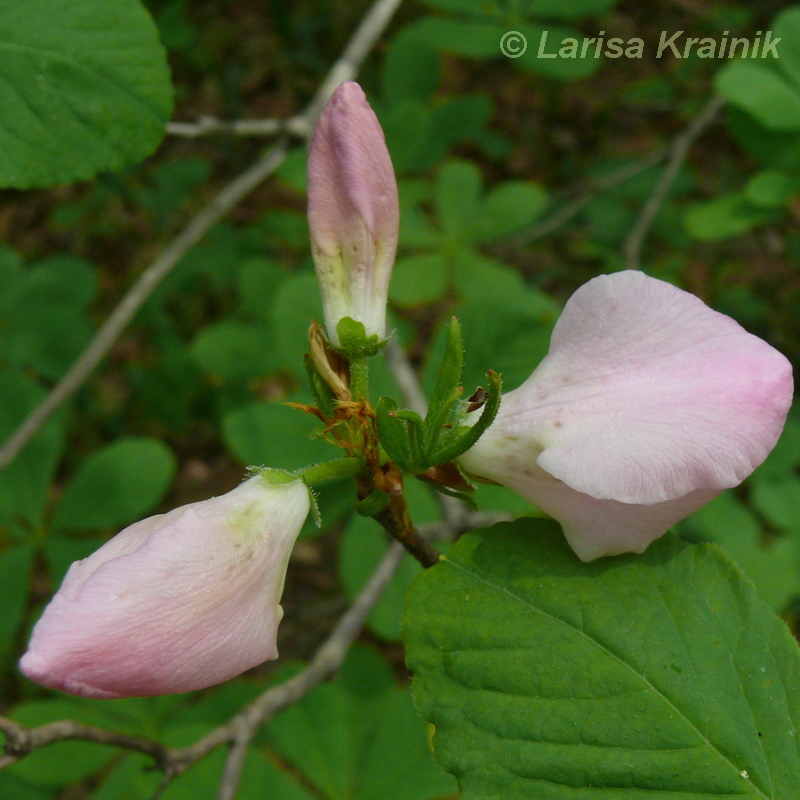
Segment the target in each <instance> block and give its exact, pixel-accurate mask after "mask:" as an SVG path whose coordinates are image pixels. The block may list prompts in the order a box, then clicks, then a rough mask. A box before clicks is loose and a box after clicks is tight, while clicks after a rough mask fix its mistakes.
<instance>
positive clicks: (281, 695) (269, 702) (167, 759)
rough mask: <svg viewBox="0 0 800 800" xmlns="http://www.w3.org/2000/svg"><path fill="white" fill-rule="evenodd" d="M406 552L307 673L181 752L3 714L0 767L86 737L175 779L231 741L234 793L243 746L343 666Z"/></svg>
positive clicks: (376, 579)
mask: <svg viewBox="0 0 800 800" xmlns="http://www.w3.org/2000/svg"><path fill="white" fill-rule="evenodd" d="M403 553H404V550H403V548H402V547H401V546H400V545H399V544H397V543H396V542H393V543H392V544H391V545H390V547H389V548H388V550H387V552H386V554H385V555H384V557H383V559H382V560H381V561H380V563H379V564H378V567H377V568H376V570H375V572H374V573H373V574H372V577H371V578H370V579H369V581H368V582H367V584H366V586H365V587H364V588H363V589H362V590H361V593H360V594H359V595H358V597H357V598H356V600H355V601H354V603H353V604H352V605H351V606H350V608H348V610H347V611H346V612H345V613H344V614H343V615H342V616H341V618H340V619H339V621H338V622H337V623H336V625H335V627H334V628H333V630H332V631H331V633H330V634H329V635H328V638H327V639H326V640H325V641H324V642H323V643H322V645H321V646H320V647H319V649H318V650H317V651H316V653H315V654H314V656H313V658H312V659H311V661H310V663H309V664H308V666H307V667H306V668H305V669H304V670H303V671H302V672H300V673H299V674H297V675H295V676H294V677H293V678H290V679H289V680H288V681H286V682H284V683H282V684H280V685H278V686H275V687H272V688H270V689H267V691H265V692H264V693H263V694H262V695H260V696H259V697H258V698H256V700H254V701H253V702H252V703H250V704H249V705H248V706H245V707H244V708H243V709H242V710H241V711H239V712H238V713H237V714H236V715H235V716H234V717H232V718H231V719H230V720H229V721H228V722H226V723H225V724H224V725H221V726H220V727H218V728H215V729H214V730H213V731H211V733H209V734H208V735H207V736H205V737H203V738H202V739H200V740H198V741H197V742H195V743H194V744H193V745H190V746H189V747H185V748H183V749H180V750H177V749H174V748H170V747H166V746H165V745H162V744H160V743H159V742H156V741H151V740H149V739H142V738H140V737H137V736H128V735H127V734H124V733H117V732H115V731H109V730H105V729H103V728H97V727H94V726H92V725H84V724H82V723H80V722H73V721H71V720H59V721H58V722H49V723H47V724H46V725H42V726H40V727H38V728H32V729H30V728H26V727H25V726H24V725H21V724H20V723H18V722H15V721H14V720H11V719H8V718H6V717H0V731H3V732H4V733H5V735H6V740H7V741H6V746H5V749H6V755H5V756H4V757H2V758H0V767H7V766H9V765H10V764H13V763H15V762H16V761H18V760H19V759H20V758H22V757H23V756H25V755H27V754H28V753H30V752H31V751H33V750H36V749H38V748H40V747H45V746H46V745H48V744H52V743H53V742H57V741H63V740H65V739H82V740H84V741H89V742H97V743H99V744H111V745H116V746H117V747H122V748H125V749H128V750H137V751H139V752H141V753H145V754H146V755H149V756H152V757H153V759H154V760H155V762H156V764H157V765H158V766H159V767H160V768H161V769H162V770H163V771H164V773H165V775H166V776H167V778H170V777H174V776H175V775H179V774H180V773H182V772H184V771H185V770H186V769H187V768H188V767H190V766H191V765H192V764H194V763H195V762H196V761H199V760H200V759H201V758H203V757H205V756H206V755H208V754H209V753H210V752H211V751H212V750H214V749H216V748H217V747H219V746H220V745H223V744H226V743H231V744H232V745H233V746H232V752H231V756H230V758H229V762H230V763H229V765H228V767H227V768H226V773H225V774H226V780H225V786H226V787H227V788H226V789H225V792H226V793H223V792H222V791H221V792H220V798H230V797H233V791H234V790H235V786H234V785H233V780H232V778H231V774H232V773H233V772H235V769H234V767H235V761H236V758H238V757H239V756H238V755H237V752H238V750H241V749H246V747H247V745H248V744H249V742H250V741H251V740H252V738H253V736H254V735H255V733H256V731H257V730H258V728H259V727H260V726H261V725H262V724H263V723H264V722H266V721H267V720H268V719H269V718H270V717H272V716H274V715H275V714H277V713H278V711H280V710H282V709H283V708H286V707H287V706H288V705H291V704H292V703H294V702H296V701H297V700H299V699H300V698H301V697H304V696H305V695H306V694H308V693H309V692H310V691H311V690H312V689H313V688H314V687H315V686H317V685H318V684H319V683H321V682H322V681H324V680H325V679H326V678H328V677H330V676H331V675H332V674H333V673H334V672H336V670H338V669H339V667H340V666H341V664H342V662H343V661H344V658H345V655H346V654H347V650H348V649H349V647H350V645H351V644H352V643H353V641H354V640H355V639H356V637H357V636H358V634H359V633H360V632H361V629H362V628H363V626H364V623H365V621H366V618H367V616H368V615H369V613H370V611H371V610H372V608H373V607H374V605H375V603H377V601H378V599H379V598H380V596H381V594H382V593H383V591H384V590H385V589H386V587H387V586H388V585H389V583H390V582H391V580H392V577H393V576H394V573H395V571H396V569H397V567H398V565H399V563H400V560H401V558H402V556H403ZM242 760H243V759H242ZM240 766H241V765H240ZM236 777H237V780H238V772H236Z"/></svg>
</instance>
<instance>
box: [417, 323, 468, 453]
mask: <svg viewBox="0 0 800 800" xmlns="http://www.w3.org/2000/svg"><path fill="white" fill-rule="evenodd" d="M463 368H464V346H463V345H462V344H461V326H460V325H459V323H458V320H457V319H456V318H455V317H453V318H452V319H451V320H450V325H449V326H448V328H447V336H446V339H445V346H444V352H443V353H442V361H441V364H439V373H438V375H437V377H436V384H435V386H434V387H433V392H432V393H431V396H430V401H429V404H428V413H427V414H426V416H425V433H426V455H427V456H431V455H432V453H433V448H434V447H435V445H436V443H437V442H438V440H439V435H440V433H441V429H442V426H443V425H444V424H445V423H446V422H447V421H448V417H449V415H450V411H451V409H452V408H453V406H454V405H455V403H456V402H457V400H458V398H459V396H460V394H461V391H460V388H461V387H460V385H459V384H460V383H461V371H462V369H463Z"/></svg>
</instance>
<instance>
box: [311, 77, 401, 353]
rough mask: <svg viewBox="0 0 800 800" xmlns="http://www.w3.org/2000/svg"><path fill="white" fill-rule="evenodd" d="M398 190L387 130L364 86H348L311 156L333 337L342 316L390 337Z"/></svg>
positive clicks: (324, 118)
mask: <svg viewBox="0 0 800 800" xmlns="http://www.w3.org/2000/svg"><path fill="white" fill-rule="evenodd" d="M399 214H400V212H399V205H398V199H397V183H396V181H395V177H394V170H393V169H392V161H391V159H390V157H389V151H388V150H387V149H386V142H385V141H384V138H383V131H382V130H381V126H380V123H379V122H378V119H377V117H376V116H375V113H374V112H373V111H372V109H371V108H370V106H369V103H367V100H366V98H365V96H364V92H363V91H362V90H361V87H360V86H359V85H358V84H357V83H352V82H347V83H343V84H342V85H341V86H340V87H339V88H338V89H337V90H336V91H335V92H334V93H333V94H332V95H331V98H330V100H329V101H328V104H327V105H326V106H325V109H324V110H323V112H322V115H321V116H320V119H319V122H318V123H317V128H316V131H315V133H314V139H313V141H312V143H311V152H310V154H309V157H308V223H309V227H310V229H311V246H312V254H313V256H314V263H315V264H316V268H317V275H318V277H319V281H320V284H321V286H322V300H323V305H324V309H325V323H326V326H327V329H328V336H329V337H330V339H331V341H332V342H334V344H339V337H338V334H337V331H336V326H337V325H338V323H339V320H341V319H342V318H343V317H350V318H352V319H354V320H357V321H358V322H362V323H363V324H364V327H365V329H366V334H367V336H372V335H376V334H377V336H378V337H379V338H380V339H383V338H384V337H385V335H386V298H387V294H388V291H389V278H390V276H391V272H392V265H393V264H394V255H395V251H396V249H397V234H398V226H399Z"/></svg>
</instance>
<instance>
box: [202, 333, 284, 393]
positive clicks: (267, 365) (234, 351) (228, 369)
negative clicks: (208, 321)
mask: <svg viewBox="0 0 800 800" xmlns="http://www.w3.org/2000/svg"><path fill="white" fill-rule="evenodd" d="M191 353H192V355H193V356H194V358H195V360H196V361H197V363H198V364H199V365H200V366H201V367H203V369H205V370H206V371H207V372H209V373H211V374H212V375H214V376H216V377H219V378H222V379H223V380H229V381H237V380H245V379H247V378H255V377H258V376H261V375H268V374H269V373H270V372H274V371H275V370H276V369H277V368H278V367H279V366H280V364H279V363H278V362H277V360H276V358H275V354H274V351H273V348H272V339H271V337H270V335H269V334H268V332H267V331H265V330H263V329H262V328H258V327H256V326H254V325H247V324H245V323H243V322H237V321H236V320H233V319H224V320H222V321H220V322H217V323H214V324H213V325H209V326H208V327H207V328H203V329H202V330H201V331H200V332H199V333H198V334H197V336H195V338H194V341H193V342H192V344H191Z"/></svg>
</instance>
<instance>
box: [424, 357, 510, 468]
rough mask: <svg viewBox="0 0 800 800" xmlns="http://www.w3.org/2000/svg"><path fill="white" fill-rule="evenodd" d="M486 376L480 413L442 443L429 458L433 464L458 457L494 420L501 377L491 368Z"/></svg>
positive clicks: (498, 404) (500, 390)
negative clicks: (470, 424)
mask: <svg viewBox="0 0 800 800" xmlns="http://www.w3.org/2000/svg"><path fill="white" fill-rule="evenodd" d="M487 377H488V379H489V380H488V387H489V388H488V389H487V396H486V401H485V403H484V405H483V408H482V409H481V415H480V416H479V417H478V419H477V421H476V422H475V423H473V425H472V427H470V428H467V429H466V430H464V429H462V430H461V431H458V432H457V434H456V435H455V436H453V437H452V438H451V439H450V440H449V441H446V442H445V443H443V445H442V447H441V448H440V449H439V450H437V451H436V453H435V455H434V456H433V457H432V458H431V461H432V462H433V463H434V464H442V463H444V462H445V461H452V460H453V459H455V458H458V456H460V455H461V454H462V453H465V452H466V451H467V450H469V448H470V447H472V445H474V444H475V442H477V441H478V439H480V438H481V436H483V434H484V433H485V432H486V429H487V428H488V427H489V426H490V425H491V424H492V422H494V418H495V417H496V416H497V412H498V410H499V408H500V397H501V393H502V391H503V378H502V376H501V375H500V374H499V373H497V372H494V371H492V370H489V373H488V375H487Z"/></svg>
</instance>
